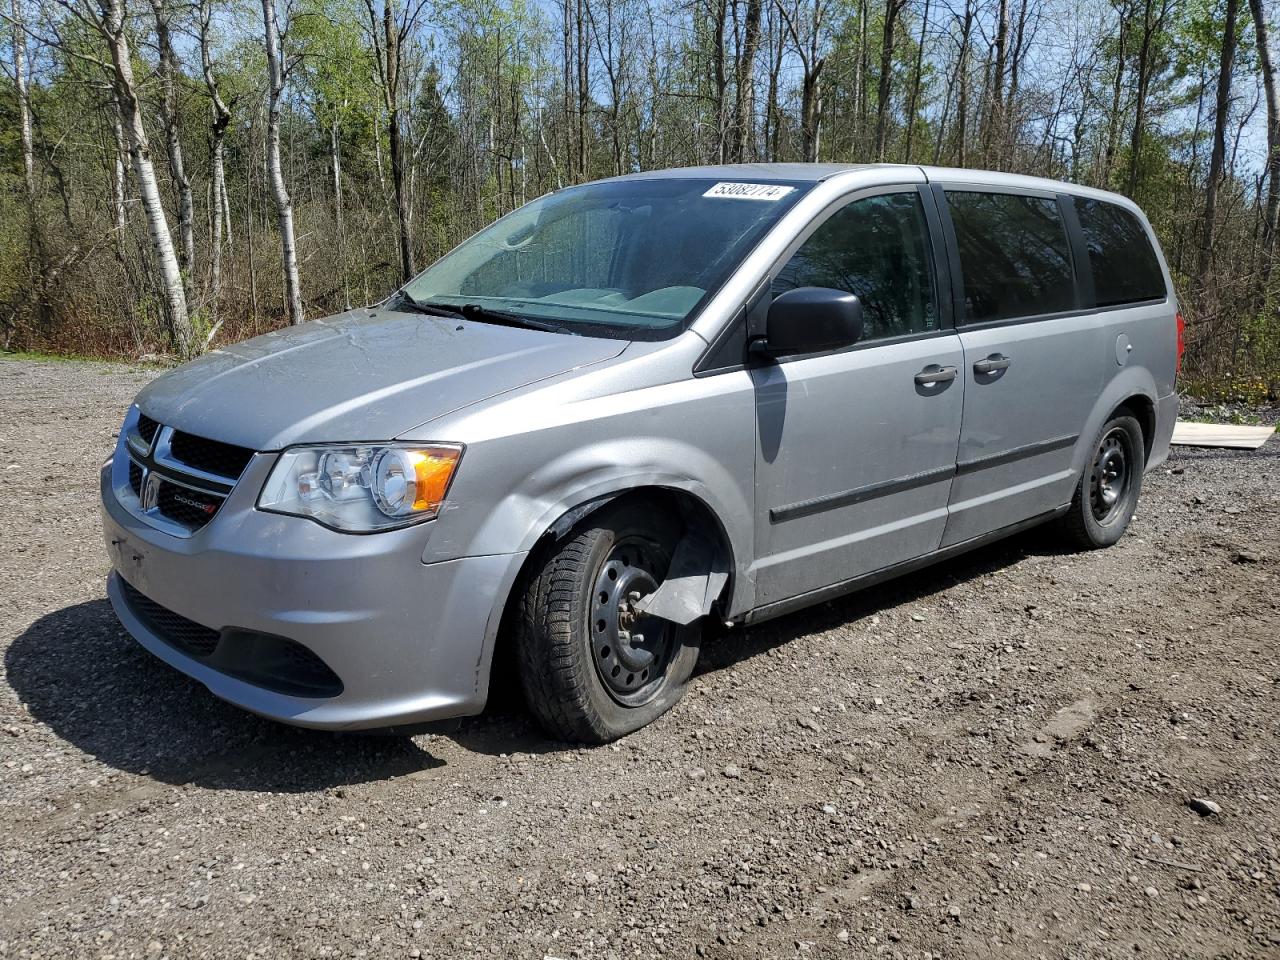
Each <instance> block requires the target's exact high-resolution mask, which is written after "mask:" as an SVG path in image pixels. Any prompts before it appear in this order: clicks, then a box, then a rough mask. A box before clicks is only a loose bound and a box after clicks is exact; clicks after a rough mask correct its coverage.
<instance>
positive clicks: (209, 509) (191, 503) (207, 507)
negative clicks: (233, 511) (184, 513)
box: [173, 493, 218, 514]
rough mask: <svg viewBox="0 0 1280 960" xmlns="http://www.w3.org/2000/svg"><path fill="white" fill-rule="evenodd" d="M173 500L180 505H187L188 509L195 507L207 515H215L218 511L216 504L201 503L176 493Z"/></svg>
mask: <svg viewBox="0 0 1280 960" xmlns="http://www.w3.org/2000/svg"><path fill="white" fill-rule="evenodd" d="M173 499H174V500H176V501H177V502H178V503H181V504H185V505H186V506H188V507H194V508H195V509H197V510H201V511H203V512H205V513H210V514H211V513H213V511H214V510H216V509H218V507H217V505H216V504H213V503H201V502H200V501H199V500H197V499H195V498H194V497H188V496H185V495H184V494H181V493H175V494H174V495H173Z"/></svg>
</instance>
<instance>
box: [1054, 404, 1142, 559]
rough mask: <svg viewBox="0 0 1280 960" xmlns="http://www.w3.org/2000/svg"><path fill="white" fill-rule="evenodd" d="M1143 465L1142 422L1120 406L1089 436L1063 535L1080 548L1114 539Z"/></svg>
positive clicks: (1128, 513)
mask: <svg viewBox="0 0 1280 960" xmlns="http://www.w3.org/2000/svg"><path fill="white" fill-rule="evenodd" d="M1145 466H1146V457H1145V447H1144V446H1143V440H1142V427H1141V426H1140V425H1139V423H1138V421H1137V419H1136V418H1135V417H1133V416H1132V415H1131V414H1130V413H1129V412H1128V411H1126V410H1123V409H1122V410H1121V411H1119V412H1118V413H1117V414H1116V415H1115V416H1113V417H1112V418H1111V419H1110V420H1108V421H1107V422H1106V423H1105V424H1103V426H1102V430H1101V431H1099V433H1098V436H1097V438H1096V439H1095V440H1094V445H1093V453H1092V455H1091V456H1090V458H1089V462H1088V463H1087V464H1086V465H1085V468H1084V472H1083V473H1082V474H1081V477H1080V483H1079V485H1078V486H1077V487H1076V492H1075V496H1074V498H1073V499H1072V501H1071V509H1070V510H1069V511H1068V512H1067V514H1066V515H1065V516H1064V517H1063V518H1062V530H1063V532H1064V533H1065V534H1066V536H1067V539H1068V540H1070V541H1071V542H1072V543H1074V544H1075V545H1076V546H1079V547H1083V548H1085V549H1096V548H1098V547H1109V546H1111V545H1112V544H1113V543H1115V542H1116V541H1117V540H1119V539H1120V538H1121V537H1122V536H1123V535H1124V532H1125V530H1127V529H1128V527H1129V521H1130V520H1132V519H1133V514H1134V511H1135V510H1137V508H1138V495H1139V494H1140V493H1141V491H1142V474H1143V471H1144V469H1145Z"/></svg>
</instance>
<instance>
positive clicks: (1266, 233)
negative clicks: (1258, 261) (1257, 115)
mask: <svg viewBox="0 0 1280 960" xmlns="http://www.w3.org/2000/svg"><path fill="white" fill-rule="evenodd" d="M1249 10H1250V12H1251V13H1252V14H1253V30H1254V35H1255V36H1256V38H1257V46H1258V65H1259V67H1260V68H1261V70H1262V89H1263V91H1264V93H1265V94H1266V98H1267V206H1266V210H1265V212H1264V213H1263V216H1262V257H1263V259H1262V276H1263V280H1264V282H1265V281H1266V280H1267V279H1269V278H1270V276H1271V270H1272V265H1273V263H1274V261H1275V255H1276V236H1277V233H1278V232H1280V222H1277V219H1278V217H1280V91H1277V88H1276V70H1275V61H1274V60H1273V59H1272V57H1271V33H1270V27H1269V26H1268V25H1267V14H1266V10H1265V9H1264V8H1263V6H1262V0H1249Z"/></svg>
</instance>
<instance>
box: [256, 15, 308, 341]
mask: <svg viewBox="0 0 1280 960" xmlns="http://www.w3.org/2000/svg"><path fill="white" fill-rule="evenodd" d="M262 23H263V27H264V33H263V41H264V43H265V44H266V49H267V175H268V178H269V179H270V181H271V193H272V196H273V197H274V199H275V202H276V220H277V222H278V223H279V227H280V266H281V270H282V272H283V273H284V305H285V312H286V315H287V316H288V319H289V322H290V323H302V321H303V320H304V319H305V317H304V315H303V312H302V284H301V281H300V280H299V279H298V249H297V243H296V241H295V239H294V234H293V201H292V200H291V199H290V197H289V188H288V187H287V186H286V185H285V182H284V169H283V167H282V166H281V164H280V111H281V108H282V106H283V102H282V101H283V97H284V85H285V80H286V79H287V77H288V65H287V64H286V63H285V59H284V49H283V38H282V37H281V33H280V22H279V18H278V14H277V13H276V4H275V0H262Z"/></svg>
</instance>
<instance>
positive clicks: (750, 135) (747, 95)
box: [732, 0, 764, 161]
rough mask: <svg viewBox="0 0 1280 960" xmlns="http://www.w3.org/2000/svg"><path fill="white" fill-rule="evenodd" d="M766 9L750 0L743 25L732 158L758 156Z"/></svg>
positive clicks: (734, 112)
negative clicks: (759, 62)
mask: <svg viewBox="0 0 1280 960" xmlns="http://www.w3.org/2000/svg"><path fill="white" fill-rule="evenodd" d="M763 9H764V4H763V3H762V2H761V0H747V11H746V18H745V20H744V22H743V27H742V50H741V51H740V52H739V55H738V67H737V86H738V89H737V100H736V103H735V105H734V111H733V133H734V137H733V154H732V158H733V159H734V160H737V161H743V160H751V159H754V157H755V150H754V148H753V143H754V139H755V138H754V133H755V69H756V55H757V52H758V51H759V49H760V14H761V11H762V10H763Z"/></svg>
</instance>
